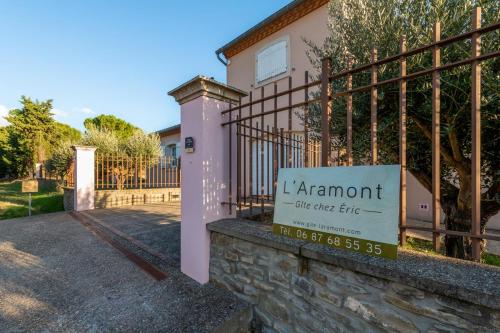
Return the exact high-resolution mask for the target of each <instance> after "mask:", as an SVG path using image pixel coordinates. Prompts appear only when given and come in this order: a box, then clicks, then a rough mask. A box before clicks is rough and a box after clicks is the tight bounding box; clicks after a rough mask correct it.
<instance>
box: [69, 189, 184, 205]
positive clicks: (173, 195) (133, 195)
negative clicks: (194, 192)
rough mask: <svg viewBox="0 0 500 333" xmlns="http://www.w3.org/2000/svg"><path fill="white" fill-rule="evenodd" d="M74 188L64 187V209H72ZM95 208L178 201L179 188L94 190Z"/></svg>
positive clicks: (179, 195) (179, 198)
mask: <svg viewBox="0 0 500 333" xmlns="http://www.w3.org/2000/svg"><path fill="white" fill-rule="evenodd" d="M73 196H74V189H73V188H71V187H64V210H65V211H72V210H73V209H74V199H73ZM94 198H95V199H94V204H95V208H112V207H120V206H129V205H144V204H153V203H163V202H180V200H181V189H180V188H179V187H176V188H158V189H142V190H121V191H118V190H96V191H95V197H94Z"/></svg>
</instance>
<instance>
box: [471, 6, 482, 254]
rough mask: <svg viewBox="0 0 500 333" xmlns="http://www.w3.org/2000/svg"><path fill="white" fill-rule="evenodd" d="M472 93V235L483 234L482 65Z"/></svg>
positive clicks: (475, 68)
mask: <svg viewBox="0 0 500 333" xmlns="http://www.w3.org/2000/svg"><path fill="white" fill-rule="evenodd" d="M480 27H481V8H480V7H477V8H475V9H474V12H473V13H472V29H473V30H476V29H479V28H480ZM471 46H472V57H478V56H479V55H480V54H481V37H480V35H479V34H478V33H474V34H473V35H472V39H471ZM471 75H472V91H471V100H472V101H471V116H472V158H471V163H472V165H471V178H472V184H471V186H472V189H471V191H472V193H471V200H472V228H471V231H472V234H473V235H474V236H479V235H480V234H481V63H480V62H479V61H477V60H475V61H474V62H472V74H471ZM472 259H473V260H475V261H479V260H481V243H480V239H479V238H472Z"/></svg>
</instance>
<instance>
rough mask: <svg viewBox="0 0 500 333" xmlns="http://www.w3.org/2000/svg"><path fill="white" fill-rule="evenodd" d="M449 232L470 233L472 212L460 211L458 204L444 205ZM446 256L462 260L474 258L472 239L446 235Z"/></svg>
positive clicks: (467, 210)
mask: <svg viewBox="0 0 500 333" xmlns="http://www.w3.org/2000/svg"><path fill="white" fill-rule="evenodd" d="M443 210H444V212H445V224H446V229H447V230H453V231H460V232H470V226H471V224H470V219H471V211H470V210H469V209H459V207H458V205H457V204H451V203H450V204H445V205H443ZM444 244H445V248H446V255H447V256H448V257H455V258H460V259H471V258H472V247H471V239H470V237H464V236H453V235H446V236H445V240H444Z"/></svg>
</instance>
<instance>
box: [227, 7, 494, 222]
mask: <svg viewBox="0 0 500 333" xmlns="http://www.w3.org/2000/svg"><path fill="white" fill-rule="evenodd" d="M327 23H328V4H325V5H323V6H321V7H319V8H318V9H316V10H314V11H313V12H311V13H309V14H308V15H306V16H304V17H302V18H300V19H299V20H297V21H295V22H293V23H292V24H290V25H288V26H286V27H285V28H283V29H281V30H279V31H277V32H275V33H274V34H272V35H270V36H268V37H266V38H265V39H263V40H261V41H259V42H258V43H256V44H254V45H252V46H251V47H249V48H247V49H245V50H243V51H242V52H240V53H238V54H236V55H235V56H233V57H231V58H229V59H228V60H229V62H228V65H227V84H228V85H229V86H232V87H236V88H238V89H241V90H243V91H245V92H252V93H253V99H254V100H256V99H258V98H260V97H261V86H257V85H256V82H255V67H256V62H255V57H256V54H257V52H259V51H260V50H261V49H262V48H263V47H265V46H266V45H269V44H270V43H272V42H273V41H276V40H278V39H280V38H284V37H287V38H289V40H290V58H289V59H290V64H289V66H290V67H291V71H290V75H289V76H291V77H292V86H293V87H296V86H300V85H303V84H304V82H305V81H304V77H305V71H309V73H310V74H311V75H312V76H313V79H314V78H316V77H317V76H318V75H319V72H318V69H315V68H313V66H312V64H311V62H310V60H309V58H308V57H307V54H306V53H307V50H308V49H309V46H308V45H307V44H306V43H305V42H304V39H306V40H310V41H312V42H313V43H315V44H316V45H322V44H323V42H324V41H325V39H326V37H327V36H328V33H329V32H328V26H327ZM289 76H286V77H281V78H280V79H278V80H275V81H271V82H267V83H266V84H265V85H264V86H263V87H264V96H269V95H271V94H273V91H274V83H275V82H276V83H277V86H278V92H280V91H283V90H286V89H288V84H289V79H288V78H289ZM318 89H319V86H318ZM314 91H317V90H315V89H312V92H314ZM247 101H248V98H245V99H244V100H243V103H245V102H247ZM302 101H304V92H303V91H299V92H297V93H294V94H293V96H292V104H295V103H300V102H302ZM277 104H278V108H279V107H283V106H287V105H288V96H283V97H280V98H278V103H277ZM273 106H274V101H272V100H271V101H267V102H266V103H265V104H264V110H265V111H267V110H272V108H273ZM260 111H261V108H260V105H254V106H253V113H254V114H256V113H259V112H260ZM242 115H243V116H245V115H248V109H247V108H244V109H243V110H242ZM257 122H258V123H259V126H260V124H261V119H260V118H256V119H255V120H254V122H253V126H254V127H255V126H256V125H257ZM292 123H293V126H292V132H294V133H303V123H302V121H301V120H300V119H299V118H298V117H297V116H296V115H295V114H294V115H293V122H292ZM264 124H265V125H266V126H267V125H269V126H273V124H274V120H273V116H272V115H268V116H266V117H264ZM278 128H284V130H285V132H287V129H288V113H287V112H286V111H283V112H280V113H279V114H278ZM317 158H318V159H319V157H317ZM246 160H247V161H249V156H247V159H246ZM310 160H311V157H310ZM407 182H408V184H407V212H408V218H409V219H415V220H421V221H432V195H431V193H430V192H429V191H428V190H427V189H425V188H424V187H423V185H422V184H420V183H419V181H418V180H417V179H416V178H415V177H414V176H413V175H411V173H408V176H407ZM247 184H249V179H248V178H247ZM248 186H249V185H247V187H248ZM490 222H492V223H493V224H495V226H496V225H498V228H499V229H500V215H498V216H495V217H494V218H493V219H492V221H490Z"/></svg>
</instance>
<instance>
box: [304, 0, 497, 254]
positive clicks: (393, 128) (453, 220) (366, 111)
mask: <svg viewBox="0 0 500 333" xmlns="http://www.w3.org/2000/svg"><path fill="white" fill-rule="evenodd" d="M476 6H481V7H482V13H483V15H482V22H483V25H486V24H492V23H496V22H499V21H500V2H498V1H495V0H484V1H471V0H384V1H380V0H331V1H330V4H329V31H330V33H329V37H328V39H327V40H326V41H325V43H324V45H315V44H313V43H312V42H308V43H309V45H310V49H309V51H308V55H309V57H310V59H311V61H312V63H313V65H314V66H316V67H317V68H318V71H319V67H320V61H321V59H322V58H323V57H330V58H331V59H332V70H333V72H340V71H342V70H345V69H346V68H347V59H348V58H349V57H350V59H352V61H353V65H354V67H355V66H357V65H361V64H365V63H367V62H369V61H370V51H371V48H372V47H374V48H377V49H378V58H379V59H382V58H384V57H387V56H391V55H394V54H396V53H399V48H400V40H401V38H402V36H406V41H407V44H408V47H409V48H410V49H411V48H415V47H418V46H422V45H424V44H427V43H430V42H432V30H433V24H434V22H436V21H440V22H441V27H442V31H443V34H442V35H443V38H445V37H447V36H454V35H457V34H461V33H464V32H466V31H469V30H470V29H471V14H472V11H473V8H474V7H476ZM499 35H500V34H499V33H498V31H496V32H490V33H488V34H485V35H484V36H483V37H482V40H481V47H482V52H483V53H487V52H491V51H497V50H499V46H500V45H499V44H500V38H499V37H500V36H499ZM470 54H471V43H470V40H465V41H461V42H457V43H454V44H453V45H450V46H447V47H443V48H442V50H441V57H442V63H443V64H445V63H451V62H454V61H458V60H462V59H465V58H468V57H470ZM431 66H432V56H431V53H430V52H424V53H422V54H419V55H415V56H412V57H409V58H408V60H407V67H408V69H407V70H408V73H412V72H416V71H419V70H422V69H424V68H430V67H431ZM499 69H500V58H494V59H490V60H487V61H484V62H483V63H482V69H481V70H482V98H481V122H482V145H481V162H482V163H481V180H482V182H481V193H482V195H481V229H482V230H484V228H485V226H486V223H487V221H488V220H489V219H490V218H491V217H492V216H493V215H495V214H496V213H498V211H499V208H500V202H499V200H498V193H499V192H500V191H499V190H500V175H499V165H500V137H499V135H498V134H499V133H500V121H499V119H500V118H499V105H500V98H499V91H500V70H499ZM398 71H399V64H398V63H397V62H395V63H393V64H388V65H384V66H380V67H379V70H378V75H379V81H382V80H384V79H388V78H391V77H394V76H397V75H398ZM369 83H370V74H369V73H368V72H365V73H362V74H356V75H354V77H353V87H357V86H362V85H366V84H369ZM333 87H334V90H345V81H342V80H336V81H334V82H333ZM470 91H471V67H470V66H461V67H456V68H454V69H452V70H447V71H442V73H441V134H440V138H441V145H440V151H441V159H442V163H441V186H442V187H441V201H442V208H443V211H444V214H445V223H446V227H447V229H449V230H455V231H465V232H469V231H470V228H471V176H470V175H471V111H470V110H471V95H470ZM431 97H432V92H431V78H430V76H425V77H420V78H419V79H415V80H411V81H409V82H408V87H407V110H408V111H407V113H408V114H407V117H408V120H407V132H408V133H407V136H408V139H407V141H408V143H407V159H408V161H407V164H408V170H409V171H410V172H412V173H413V175H414V176H415V177H416V178H417V179H418V180H419V181H420V182H421V183H422V185H424V186H425V187H426V188H427V189H428V190H429V191H431V187H432V178H431V176H432V173H431V165H432V163H431V138H432V134H431V133H432V132H431V124H432V104H431ZM398 99H399V90H398V85H397V82H396V83H395V84H392V85H385V86H382V87H380V88H379V89H378V119H377V123H378V142H379V144H378V146H379V159H380V163H382V164H389V163H398V156H399V152H398V149H399V141H398V131H399V112H398V107H399V104H398V103H399V100H398ZM308 121H309V123H310V127H311V129H312V134H313V135H317V136H319V135H320V133H321V132H320V128H321V127H320V123H321V122H320V121H321V110H320V109H319V108H318V107H316V108H312V110H311V111H310V112H309V118H308ZM330 125H331V126H330V128H331V129H332V146H333V147H334V149H339V150H342V148H345V145H346V101H345V100H344V99H340V98H338V99H335V101H334V105H333V117H332V123H331V124H330ZM369 153H370V96H369V92H368V93H355V94H354V95H353V154H354V156H353V157H354V161H355V163H359V164H360V163H364V162H365V161H366V160H367V157H368V156H369ZM339 158H340V159H343V158H345V156H340V157H339ZM445 247H446V254H447V255H449V256H453V257H459V258H470V257H471V240H470V238H468V237H459V236H450V235H447V236H446V237H445Z"/></svg>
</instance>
